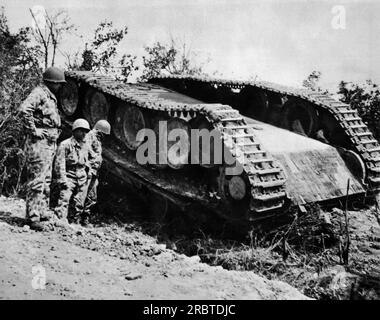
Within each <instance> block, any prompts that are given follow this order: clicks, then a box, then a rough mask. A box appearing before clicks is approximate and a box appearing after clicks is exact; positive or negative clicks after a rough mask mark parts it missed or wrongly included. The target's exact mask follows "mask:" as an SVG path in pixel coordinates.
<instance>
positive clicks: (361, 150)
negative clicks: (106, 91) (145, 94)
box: [150, 75, 380, 190]
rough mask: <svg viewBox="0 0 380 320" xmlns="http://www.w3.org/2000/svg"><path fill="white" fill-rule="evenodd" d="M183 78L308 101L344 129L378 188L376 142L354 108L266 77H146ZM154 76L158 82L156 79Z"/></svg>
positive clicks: (371, 183)
mask: <svg viewBox="0 0 380 320" xmlns="http://www.w3.org/2000/svg"><path fill="white" fill-rule="evenodd" d="M174 79H176V80H186V81H196V82H202V83H205V84H209V85H213V86H214V87H215V88H217V87H228V88H230V89H243V88H245V87H247V86H251V87H254V88H258V89H262V90H266V91H269V92H274V93H278V94H281V95H284V96H287V97H296V98H300V99H303V100H306V101H307V102H309V103H311V104H312V105H318V106H320V107H322V108H324V109H325V110H327V111H328V112H330V114H331V115H332V116H333V117H334V118H335V119H336V121H337V123H338V124H339V125H340V126H341V127H342V128H343V129H344V131H345V133H346V134H347V136H348V137H349V139H350V141H351V143H352V146H353V148H354V149H355V150H354V151H356V152H357V153H358V154H359V155H360V156H361V158H362V159H363V161H364V163H365V166H366V169H367V174H368V177H367V182H368V183H369V187H370V189H372V190H380V144H379V142H378V141H377V140H376V139H375V138H374V136H373V134H372V133H371V132H370V130H369V129H368V127H367V125H366V124H365V123H364V122H363V121H362V119H361V118H360V117H359V115H358V113H357V111H356V110H355V109H352V108H351V107H350V106H349V105H348V104H346V103H343V102H340V101H338V100H336V99H334V98H333V97H332V96H331V95H330V94H323V93H321V92H314V91H311V90H307V89H296V88H291V87H288V86H283V85H278V84H274V83H271V82H266V81H256V82H251V81H233V80H223V79H213V78H207V77H195V76H181V75H170V76H159V77H156V78H152V79H150V81H151V82H154V83H158V84H159V82H160V81H162V80H174ZM157 80H158V82H157Z"/></svg>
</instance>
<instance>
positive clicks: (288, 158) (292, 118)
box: [59, 71, 380, 224]
mask: <svg viewBox="0 0 380 320" xmlns="http://www.w3.org/2000/svg"><path fill="white" fill-rule="evenodd" d="M66 80H67V83H66V84H65V86H64V87H63V89H62V90H61V93H60V99H59V100H60V105H61V110H62V111H63V114H64V115H63V118H64V123H65V124H66V125H69V124H70V123H72V121H73V120H75V119H76V118H79V117H84V118H86V119H87V120H88V121H89V122H90V124H91V125H92V126H93V125H94V124H95V123H96V121H97V120H99V119H107V120H108V121H109V122H110V123H111V125H112V134H111V136H110V137H107V138H106V141H105V143H104V150H103V155H104V159H105V166H106V169H107V171H108V172H110V173H111V174H113V175H114V176H115V177H117V179H120V180H123V181H124V182H126V183H127V184H128V185H130V186H131V187H133V188H134V189H135V190H139V192H140V194H141V195H143V197H145V198H146V199H147V202H148V203H154V206H153V205H152V207H154V208H155V209H154V210H156V211H157V212H158V214H161V215H165V213H166V211H167V210H168V207H169V206H175V207H176V208H178V209H181V210H182V211H184V212H185V211H191V210H192V209H194V208H196V210H205V211H207V212H208V211H210V212H214V213H216V214H218V215H220V216H221V217H223V218H225V219H227V220H229V221H231V222H237V223H239V224H246V223H248V222H253V223H255V222H258V221H260V220H263V219H265V218H268V217H273V216H276V215H279V214H281V213H284V212H286V210H287V209H288V208H289V206H298V207H301V208H302V207H303V206H304V205H306V204H310V203H321V204H323V203H328V202H332V201H333V202H334V201H339V200H341V199H343V198H345V197H346V196H347V195H348V197H349V198H350V199H356V198H362V197H363V196H364V195H366V194H368V193H369V191H371V192H377V190H378V188H379V186H380V146H379V143H378V142H377V141H376V140H375V139H374V137H373V135H372V134H371V132H370V131H369V130H368V128H367V126H366V125H365V124H364V123H363V121H362V120H361V118H360V117H359V116H358V114H357V112H356V111H355V110H353V109H351V108H350V107H349V106H348V105H346V104H344V103H342V102H339V101H337V100H335V99H333V98H332V97H331V96H329V95H326V94H321V93H319V92H312V91H307V90H299V89H291V88H287V87H283V86H279V85H274V84H271V83H267V82H239V81H236V82H234V81H226V80H218V79H209V78H197V77H186V76H170V77H157V78H152V79H150V80H149V81H148V82H147V83H137V84H132V83H123V82H122V81H118V80H114V79H112V78H109V77H106V76H103V75H99V74H94V73H91V72H88V71H68V72H66Z"/></svg>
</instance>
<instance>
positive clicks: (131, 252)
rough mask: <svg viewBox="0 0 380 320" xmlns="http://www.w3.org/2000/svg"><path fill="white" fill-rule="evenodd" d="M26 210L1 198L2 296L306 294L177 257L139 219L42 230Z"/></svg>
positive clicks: (242, 296) (196, 259) (274, 296)
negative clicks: (29, 221) (27, 218)
mask: <svg viewBox="0 0 380 320" xmlns="http://www.w3.org/2000/svg"><path fill="white" fill-rule="evenodd" d="M24 210H25V205H24V201H22V200H19V199H11V198H4V197H0V229H1V232H0V283H1V286H0V298H3V299H4V298H5V299H12V298H13V299H307V297H306V296H304V295H302V294H301V293H300V292H299V291H298V290H296V289H294V288H293V287H291V286H290V285H288V284H286V283H284V282H280V281H271V280H267V279H265V278H263V277H260V276H258V275H256V274H254V273H253V272H250V271H244V272H239V271H228V270H225V269H223V268H222V267H220V266H215V267H212V266H209V265H208V264H205V263H201V262H200V258H199V257H198V256H192V257H188V256H185V255H183V254H178V253H176V252H175V251H173V250H171V249H168V248H167V247H166V245H165V244H164V243H158V241H157V239H155V238H153V237H150V236H148V235H146V234H144V233H142V232H141V231H139V229H138V228H136V226H135V225H133V224H129V225H124V224H106V225H100V226H97V227H93V228H82V227H75V228H70V229H64V228H56V230H55V231H51V232H43V233H39V232H35V231H32V230H30V229H29V228H28V227H27V226H25V225H24V223H25V222H24Z"/></svg>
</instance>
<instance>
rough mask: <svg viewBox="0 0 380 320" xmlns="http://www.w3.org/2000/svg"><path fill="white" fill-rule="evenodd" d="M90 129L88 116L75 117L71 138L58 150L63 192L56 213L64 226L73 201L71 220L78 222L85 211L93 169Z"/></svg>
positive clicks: (58, 176)
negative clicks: (89, 138)
mask: <svg viewBox="0 0 380 320" xmlns="http://www.w3.org/2000/svg"><path fill="white" fill-rule="evenodd" d="M88 131H90V126H89V124H88V122H87V121H86V120H85V119H77V120H75V121H74V123H73V126H72V132H73V135H72V137H70V138H68V139H66V140H64V141H62V142H61V144H60V145H59V147H58V151H57V157H56V160H55V170H56V172H57V182H58V185H59V189H60V192H59V199H58V205H57V207H56V208H55V214H56V216H57V217H58V218H59V219H60V223H62V224H65V225H66V224H67V223H68V220H67V218H68V211H69V205H70V204H72V208H73V211H74V212H73V217H69V218H70V220H71V221H72V222H74V223H79V219H80V215H81V214H82V212H83V205H84V200H85V197H86V189H87V188H86V187H87V180H88V174H89V170H90V166H89V148H88V145H87V144H86V142H85V136H86V134H87V132H88Z"/></svg>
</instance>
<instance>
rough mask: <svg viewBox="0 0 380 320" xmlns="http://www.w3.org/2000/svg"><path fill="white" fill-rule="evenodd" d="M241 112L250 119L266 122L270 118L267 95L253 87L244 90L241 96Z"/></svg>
mask: <svg viewBox="0 0 380 320" xmlns="http://www.w3.org/2000/svg"><path fill="white" fill-rule="evenodd" d="M239 111H240V113H241V114H242V115H244V116H246V117H248V118H252V119H256V120H260V121H265V120H266V119H267V117H268V116H269V115H268V113H269V109H268V97H267V95H266V93H265V92H263V91H262V90H260V89H256V88H252V87H246V88H244V89H242V90H241V92H240V94H239Z"/></svg>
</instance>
